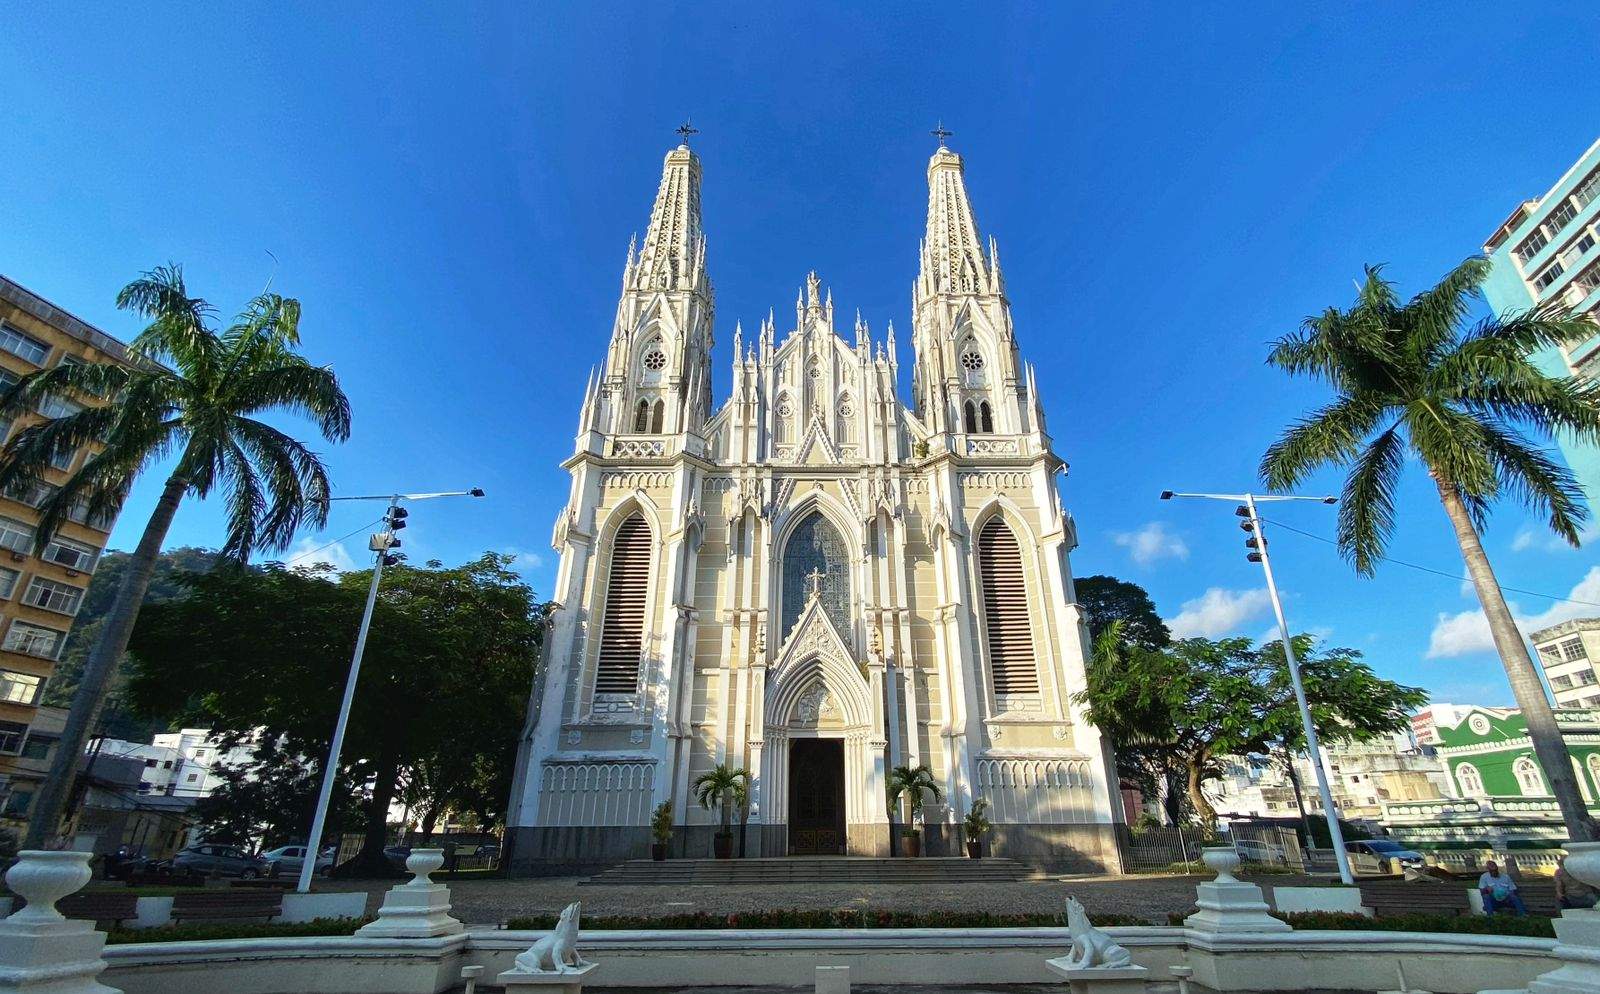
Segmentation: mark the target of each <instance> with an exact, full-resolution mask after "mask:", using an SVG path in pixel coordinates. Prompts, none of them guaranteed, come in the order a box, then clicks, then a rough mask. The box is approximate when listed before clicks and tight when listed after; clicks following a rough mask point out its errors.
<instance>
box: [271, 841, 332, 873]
mask: <svg viewBox="0 0 1600 994" xmlns="http://www.w3.org/2000/svg"><path fill="white" fill-rule="evenodd" d="M333 855H334V848H333V847H332V846H329V847H327V848H326V849H323V850H322V855H321V856H318V857H317V870H316V873H317V876H319V877H325V876H327V875H328V871H329V870H331V869H333ZM261 858H262V859H264V860H266V861H267V866H268V869H267V876H269V877H279V876H284V875H286V874H291V873H292V874H296V875H298V874H299V873H300V868H301V867H302V866H304V865H305V862H306V847H305V846H279V847H278V848H276V849H272V850H269V851H268V852H264V853H262V854H261Z"/></svg>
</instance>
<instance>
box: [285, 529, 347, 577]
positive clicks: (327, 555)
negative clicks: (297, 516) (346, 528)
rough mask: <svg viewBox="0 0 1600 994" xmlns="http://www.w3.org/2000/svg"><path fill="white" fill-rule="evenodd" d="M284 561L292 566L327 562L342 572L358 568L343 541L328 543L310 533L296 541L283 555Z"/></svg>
mask: <svg viewBox="0 0 1600 994" xmlns="http://www.w3.org/2000/svg"><path fill="white" fill-rule="evenodd" d="M324 546H326V548H324ZM283 561H284V562H285V563H287V564H289V565H290V566H315V565H317V564H318V563H327V564H328V565H329V566H332V567H333V568H334V569H335V570H337V571H339V572H340V573H345V572H348V571H350V570H353V569H355V568H356V561H355V560H354V559H352V558H350V553H349V551H348V550H346V549H345V547H344V545H343V544H342V543H339V542H334V543H333V544H332V545H328V543H326V542H323V541H320V540H318V539H316V538H313V537H312V536H310V535H307V536H306V537H305V538H302V539H301V540H300V541H298V542H296V543H295V544H294V546H293V547H292V548H291V549H290V550H289V551H288V553H287V554H286V555H285V556H284V557H283Z"/></svg>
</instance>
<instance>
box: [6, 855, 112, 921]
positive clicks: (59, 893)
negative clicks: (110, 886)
mask: <svg viewBox="0 0 1600 994" xmlns="http://www.w3.org/2000/svg"><path fill="white" fill-rule="evenodd" d="M17 856H18V859H17V864H16V865H15V866H13V867H12V868H11V869H9V870H7V871H6V886H8V887H10V888H11V889H12V890H13V891H14V892H16V893H17V894H20V895H22V899H23V900H25V901H27V902H28V906H27V907H25V908H23V909H22V910H21V911H18V912H17V913H16V914H14V915H12V916H11V917H10V918H9V919H7V920H8V921H10V922H12V923H13V924H18V925H20V924H24V923H28V924H42V923H44V922H64V921H66V920H67V918H66V916H65V915H63V914H62V913H61V912H59V911H57V910H56V902H57V901H59V900H61V899H62V898H63V897H66V896H67V895H68V894H71V893H74V892H75V891H78V890H81V889H82V888H83V885H84V884H86V883H88V882H89V879H90V878H91V877H93V876H94V872H93V871H92V870H90V869H89V860H90V859H91V858H93V856H94V854H93V853H87V852H50V851H47V850H43V849H24V850H22V851H21V852H19V853H17Z"/></svg>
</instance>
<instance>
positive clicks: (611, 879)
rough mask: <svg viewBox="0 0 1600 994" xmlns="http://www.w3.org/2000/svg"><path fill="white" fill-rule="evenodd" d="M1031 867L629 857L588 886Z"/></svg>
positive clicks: (993, 872)
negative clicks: (656, 859)
mask: <svg viewBox="0 0 1600 994" xmlns="http://www.w3.org/2000/svg"><path fill="white" fill-rule="evenodd" d="M1028 874H1029V870H1028V867H1026V866H1024V865H1023V864H1021V863H1018V862H1017V861H1016V860H1012V859H995V858H992V857H986V858H984V859H966V858H963V857H959V856H924V857H921V858H918V859H892V858H891V859H877V858H873V857H869V856H785V857H777V858H761V859H668V860H663V861H662V862H659V863H658V862H655V861H654V860H648V859H630V860H628V861H627V862H626V863H623V864H622V865H620V866H614V867H612V868H611V869H609V870H606V871H605V872H603V873H599V874H596V875H595V876H593V877H590V878H589V879H587V880H585V881H584V883H585V884H596V885H621V884H627V885H635V886H641V885H642V886H651V885H655V886H679V887H682V886H688V887H693V886H704V885H719V884H721V885H727V884H751V885H762V884H804V883H817V884H829V883H841V884H846V883H861V884H897V883H929V884H958V883H994V882H1008V881H1015V880H1021V879H1023V878H1024V877H1026V876H1028Z"/></svg>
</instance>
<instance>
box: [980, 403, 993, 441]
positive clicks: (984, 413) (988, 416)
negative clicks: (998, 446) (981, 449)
mask: <svg viewBox="0 0 1600 994" xmlns="http://www.w3.org/2000/svg"><path fill="white" fill-rule="evenodd" d="M978 430H979V431H981V432H983V434H985V435H993V434H994V412H993V411H992V410H990V409H989V402H988V401H987V400H986V401H984V402H983V403H981V404H979V405H978Z"/></svg>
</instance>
